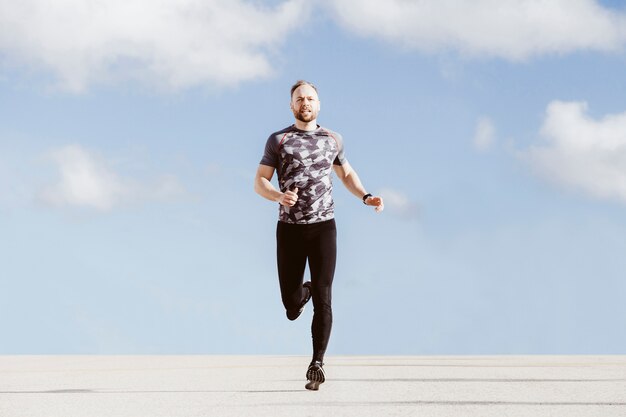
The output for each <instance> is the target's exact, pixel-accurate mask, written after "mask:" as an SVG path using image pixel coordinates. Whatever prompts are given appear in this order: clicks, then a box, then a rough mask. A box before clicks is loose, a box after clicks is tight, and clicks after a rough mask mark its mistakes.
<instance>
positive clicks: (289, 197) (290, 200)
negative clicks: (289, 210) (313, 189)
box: [278, 187, 298, 207]
mask: <svg viewBox="0 0 626 417" xmlns="http://www.w3.org/2000/svg"><path fill="white" fill-rule="evenodd" d="M296 201H298V188H297V187H296V188H294V189H293V190H291V191H287V192H285V193H283V194H282V195H281V196H280V199H279V200H278V202H279V203H280V205H281V206H285V207H293V206H294V205H295V204H296Z"/></svg>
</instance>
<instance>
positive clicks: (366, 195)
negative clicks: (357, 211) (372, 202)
mask: <svg viewBox="0 0 626 417" xmlns="http://www.w3.org/2000/svg"><path fill="white" fill-rule="evenodd" d="M370 197H373V195H371V194H370V193H367V194H365V195H364V196H363V204H367V203H366V202H365V200H367V199H368V198H370Z"/></svg>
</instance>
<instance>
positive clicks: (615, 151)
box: [524, 101, 626, 203]
mask: <svg viewBox="0 0 626 417" xmlns="http://www.w3.org/2000/svg"><path fill="white" fill-rule="evenodd" d="M541 134H542V136H543V138H544V140H545V142H544V143H543V144H542V145H538V146H533V147H531V148H530V149H529V150H528V152H526V153H525V154H524V156H525V158H527V160H528V161H529V162H530V164H531V166H532V167H533V168H534V169H535V171H536V172H537V173H538V174H539V175H541V176H543V177H544V178H546V179H548V180H550V181H552V182H554V183H556V184H559V185H563V186H566V187H568V188H574V189H578V190H581V191H583V192H585V193H587V194H589V195H591V196H594V197H597V198H607V199H617V200H620V201H622V202H623V203H626V112H624V113H621V114H613V115H607V116H604V117H603V118H601V119H599V120H595V119H593V118H592V117H590V116H589V115H587V103H585V102H562V101H553V102H552V103H550V104H549V105H548V108H547V111H546V118H545V121H544V123H543V126H542V129H541Z"/></svg>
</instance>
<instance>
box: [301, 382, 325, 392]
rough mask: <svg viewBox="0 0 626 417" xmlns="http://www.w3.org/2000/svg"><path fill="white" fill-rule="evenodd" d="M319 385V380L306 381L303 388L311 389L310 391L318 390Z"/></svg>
mask: <svg viewBox="0 0 626 417" xmlns="http://www.w3.org/2000/svg"><path fill="white" fill-rule="evenodd" d="M320 385H321V382H319V381H309V382H308V383H307V384H306V385H305V386H304V388H306V389H308V390H311V391H317V390H319V389H320Z"/></svg>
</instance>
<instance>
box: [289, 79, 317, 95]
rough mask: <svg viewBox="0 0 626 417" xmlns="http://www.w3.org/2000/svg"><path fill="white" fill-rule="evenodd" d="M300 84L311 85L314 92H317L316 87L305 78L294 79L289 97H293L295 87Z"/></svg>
mask: <svg viewBox="0 0 626 417" xmlns="http://www.w3.org/2000/svg"><path fill="white" fill-rule="evenodd" d="M301 85H310V86H311V87H313V90H315V92H316V93H317V88H316V87H315V86H314V85H313V83H310V82H308V81H305V80H298V81H296V83H295V84H294V85H292V86H291V97H293V92H294V91H296V89H297V88H298V87H300V86H301ZM318 94H319V93H318Z"/></svg>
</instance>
